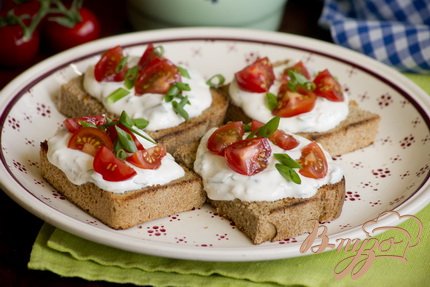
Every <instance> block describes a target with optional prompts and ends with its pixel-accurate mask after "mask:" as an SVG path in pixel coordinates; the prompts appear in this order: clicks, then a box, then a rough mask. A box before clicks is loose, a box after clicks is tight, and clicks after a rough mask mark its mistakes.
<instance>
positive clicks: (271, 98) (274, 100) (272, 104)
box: [266, 93, 278, 111]
mask: <svg viewBox="0 0 430 287" xmlns="http://www.w3.org/2000/svg"><path fill="white" fill-rule="evenodd" d="M266 105H267V107H268V108H269V110H271V111H273V110H274V109H275V108H276V107H277V106H278V97H276V95H274V94H272V93H267V94H266Z"/></svg>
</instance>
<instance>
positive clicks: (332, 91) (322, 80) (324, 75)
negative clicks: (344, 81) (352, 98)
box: [314, 69, 344, 102]
mask: <svg viewBox="0 0 430 287" xmlns="http://www.w3.org/2000/svg"><path fill="white" fill-rule="evenodd" d="M314 83H315V91H314V92H315V94H316V95H317V96H319V97H323V98H326V99H327V100H330V101H333V102H342V101H343V99H344V97H343V92H342V87H341V86H340V84H339V82H338V81H337V80H336V79H335V78H334V77H333V76H332V75H331V74H330V72H329V71H328V70H327V69H325V70H323V71H322V72H319V73H318V74H317V75H316V77H315V79H314Z"/></svg>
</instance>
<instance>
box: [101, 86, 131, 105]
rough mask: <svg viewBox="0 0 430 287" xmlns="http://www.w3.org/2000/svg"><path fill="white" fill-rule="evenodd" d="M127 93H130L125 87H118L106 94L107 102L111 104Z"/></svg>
mask: <svg viewBox="0 0 430 287" xmlns="http://www.w3.org/2000/svg"><path fill="white" fill-rule="evenodd" d="M129 93H130V91H129V90H127V89H124V88H122V87H121V88H118V89H116V90H115V91H113V92H112V93H111V94H110V95H109V96H107V98H106V101H107V102H108V103H109V104H113V103H115V102H117V101H119V100H121V99H122V98H124V97H125V96H127V95H128V94H129Z"/></svg>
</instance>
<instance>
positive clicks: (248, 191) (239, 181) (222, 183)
mask: <svg viewBox="0 0 430 287" xmlns="http://www.w3.org/2000/svg"><path fill="white" fill-rule="evenodd" d="M215 130H216V128H213V129H211V130H209V131H208V132H207V133H206V134H205V136H204V137H203V138H202V140H201V142H200V145H199V147H198V150H197V155H196V161H195V162H194V170H195V171H196V172H197V173H198V174H200V176H201V177H202V179H203V186H204V189H205V190H206V192H207V195H208V197H209V198H210V199H212V200H234V199H240V200H242V201H275V200H279V199H283V198H287V197H294V198H309V197H312V196H313V195H314V194H316V192H317V191H318V189H319V188H320V187H322V186H323V185H326V184H334V183H337V182H339V181H340V180H341V179H342V177H343V171H342V169H341V168H340V167H339V166H337V165H336V164H334V163H333V161H332V159H331V157H330V155H329V154H328V153H327V152H326V151H324V154H325V156H326V159H327V164H328V172H327V175H326V176H325V177H324V178H321V179H313V178H308V177H305V176H302V175H299V176H300V178H301V181H302V182H301V184H296V183H293V182H289V181H286V180H285V178H284V177H282V175H281V174H280V173H279V172H278V170H277V169H276V168H275V164H276V160H275V159H274V157H273V154H275V153H287V154H288V155H289V156H290V157H291V158H292V159H294V160H298V159H299V158H300V155H301V150H302V148H303V147H304V146H306V145H307V144H309V143H310V141H309V140H307V139H305V138H303V137H299V136H294V137H295V138H296V139H297V140H298V141H299V145H298V146H297V147H296V148H294V149H292V150H288V151H285V150H283V149H281V148H280V147H278V146H276V145H274V144H272V143H270V145H271V148H272V155H271V156H270V157H269V162H268V166H267V168H265V169H264V170H263V171H261V172H259V173H257V174H255V175H252V176H247V175H242V174H239V173H236V172H235V171H233V170H232V169H230V168H229V167H228V166H227V164H226V161H225V159H224V157H222V156H219V155H215V154H213V153H212V152H210V151H209V150H208V148H207V141H208V138H209V137H210V135H211V134H212V133H213V132H214V131H215Z"/></svg>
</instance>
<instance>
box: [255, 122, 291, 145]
mask: <svg viewBox="0 0 430 287" xmlns="http://www.w3.org/2000/svg"><path fill="white" fill-rule="evenodd" d="M263 125H264V124H263V123H261V122H259V121H256V120H253V121H252V122H251V130H252V131H256V130H258V129H259V128H260V127H262V126H263ZM269 140H270V141H271V142H272V143H274V144H275V145H277V146H278V147H280V148H282V149H284V150H290V149H293V148H295V147H296V146H298V145H299V142H298V141H297V140H296V138H295V137H293V136H292V135H289V134H287V133H286V132H284V131H282V130H276V131H275V132H274V133H273V135H271V136H270V137H269Z"/></svg>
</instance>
